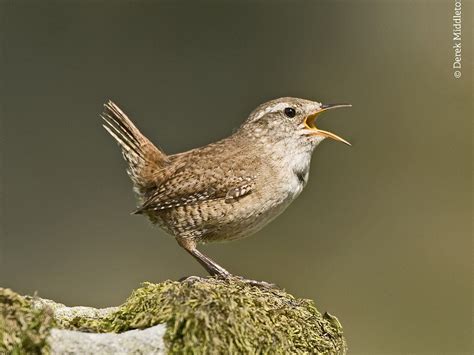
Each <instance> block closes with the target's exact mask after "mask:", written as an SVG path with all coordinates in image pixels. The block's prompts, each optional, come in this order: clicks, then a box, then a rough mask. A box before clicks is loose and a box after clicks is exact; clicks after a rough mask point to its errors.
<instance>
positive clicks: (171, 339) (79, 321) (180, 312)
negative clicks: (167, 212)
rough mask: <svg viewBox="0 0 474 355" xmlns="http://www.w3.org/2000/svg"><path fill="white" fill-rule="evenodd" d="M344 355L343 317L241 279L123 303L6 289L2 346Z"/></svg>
mask: <svg viewBox="0 0 474 355" xmlns="http://www.w3.org/2000/svg"><path fill="white" fill-rule="evenodd" d="M15 351H16V352H17V353H28V354H30V353H32V354H35V353H37V354H39V353H44V354H47V353H52V354H164V353H173V354H174V353H193V354H209V353H324V354H345V352H346V343H345V340H344V337H343V333H342V327H341V325H340V323H339V321H338V320H337V318H336V317H334V316H331V315H330V314H328V313H324V314H321V313H320V312H319V311H318V310H317V309H316V307H315V305H314V303H313V301H310V300H305V299H297V298H294V297H293V296H292V295H290V294H288V293H286V292H285V291H283V290H280V289H277V288H267V287H263V288H262V287H256V286H254V285H251V284H249V283H248V282H246V281H245V280H242V279H240V278H231V279H227V280H220V279H215V278H198V277H192V278H189V279H187V280H185V281H182V282H177V281H165V282H162V283H159V284H151V283H145V284H144V285H143V287H141V288H139V289H137V290H135V291H134V292H133V293H132V295H131V296H130V297H129V298H128V299H127V300H126V301H125V303H123V304H122V305H121V306H119V307H111V308H104V309H96V308H92V307H67V306H65V305H62V304H59V303H55V302H53V301H50V300H45V299H41V298H37V297H29V296H20V295H18V294H16V293H14V292H13V291H11V290H8V289H1V288H0V353H4V352H5V353H11V352H15Z"/></svg>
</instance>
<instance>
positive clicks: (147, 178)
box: [101, 101, 168, 196]
mask: <svg viewBox="0 0 474 355" xmlns="http://www.w3.org/2000/svg"><path fill="white" fill-rule="evenodd" d="M101 117H102V119H103V120H104V122H105V123H104V124H103V125H102V126H103V127H104V128H105V129H106V130H107V132H109V133H110V135H111V136H112V137H114V138H115V140H116V141H117V143H118V144H119V145H120V147H121V148H122V153H123V156H124V158H125V160H126V161H127V163H128V169H127V172H128V175H129V176H130V178H131V179H132V181H133V183H134V185H135V189H136V192H137V193H138V194H139V195H142V196H144V195H146V194H147V190H149V189H150V188H152V187H154V186H156V183H157V181H156V180H157V178H158V177H159V175H160V171H161V170H163V169H164V168H165V166H166V165H167V163H168V157H167V156H166V154H165V153H163V152H162V151H160V150H159V149H158V148H157V147H156V146H155V145H153V143H151V142H150V141H149V140H148V139H147V138H146V137H145V136H144V135H143V134H142V133H141V132H140V131H139V130H138V128H137V127H136V126H135V125H134V124H133V122H132V121H131V120H130V119H129V118H128V117H127V115H126V114H125V113H124V112H123V111H122V110H121V109H120V108H119V107H118V106H117V105H116V104H114V103H113V102H112V101H108V102H107V103H106V104H105V105H104V112H103V113H102V114H101Z"/></svg>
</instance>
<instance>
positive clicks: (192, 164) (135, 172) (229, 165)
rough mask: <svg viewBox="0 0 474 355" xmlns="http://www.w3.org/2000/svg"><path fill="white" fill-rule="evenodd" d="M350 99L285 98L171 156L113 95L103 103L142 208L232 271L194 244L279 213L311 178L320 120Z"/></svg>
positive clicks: (257, 225) (212, 269)
mask: <svg viewBox="0 0 474 355" xmlns="http://www.w3.org/2000/svg"><path fill="white" fill-rule="evenodd" d="M342 107H351V105H350V104H322V103H320V102H317V101H311V100H306V99H300V98H294V97H282V98H278V99H274V100H271V101H268V102H265V103H263V104H261V105H260V106H258V107H257V108H256V109H254V110H253V111H252V112H251V113H250V115H249V116H248V118H247V119H246V120H245V121H244V122H243V124H242V125H241V126H240V127H239V128H238V129H237V130H235V132H234V133H232V134H231V135H230V136H228V137H227V138H224V139H221V140H219V141H217V142H214V143H210V144H208V145H205V146H202V147H199V148H195V149H191V150H189V151H186V152H182V153H177V154H171V155H167V154H166V153H165V152H164V151H163V150H161V149H159V148H158V147H157V146H155V145H154V144H153V143H152V142H151V141H150V140H149V139H148V138H147V137H146V136H144V135H143V134H142V133H141V132H140V130H139V129H138V128H137V126H136V125H135V124H134V123H133V122H132V121H131V120H130V118H129V117H128V116H127V115H126V114H125V113H124V111H122V110H121V109H120V108H119V107H118V106H117V105H116V104H115V103H114V102H112V101H110V100H109V101H108V102H107V103H105V104H104V111H103V112H102V114H101V117H102V119H103V127H104V128H105V129H106V130H107V132H108V133H110V135H111V136H112V137H113V138H114V139H115V140H116V141H117V143H118V145H119V146H120V148H121V150H122V155H123V157H124V159H125V161H126V162H127V165H128V166H127V173H128V175H129V177H130V179H131V180H132V183H133V190H134V192H135V195H136V197H137V201H138V207H137V208H136V209H135V210H134V211H133V212H132V213H133V214H141V215H145V216H146V217H148V219H149V220H150V221H151V223H152V224H154V225H158V226H159V227H161V228H162V229H164V230H165V231H166V232H167V233H168V234H170V235H171V236H174V238H175V239H176V241H177V243H178V244H179V245H180V246H181V247H182V248H184V249H185V250H186V251H187V252H188V253H189V254H190V255H192V256H193V257H194V258H195V259H196V260H197V261H198V262H199V263H200V264H201V265H202V266H203V267H204V268H205V269H206V271H207V272H208V273H209V274H210V275H211V276H215V277H218V278H229V277H231V276H233V275H232V274H231V273H230V272H229V271H227V270H226V269H225V268H224V267H222V266H220V265H219V264H218V263H216V262H215V261H214V260H212V259H211V258H210V257H208V256H207V255H205V254H203V253H202V252H201V251H199V250H198V249H197V247H198V245H200V244H206V243H210V242H219V241H231V240H235V239H240V238H243V237H247V236H250V235H252V234H254V233H255V232H257V231H259V230H260V229H261V228H263V227H264V226H265V225H267V224H268V223H269V222H270V221H272V220H273V219H274V218H276V217H277V216H278V215H280V214H281V213H282V212H283V211H284V210H285V209H286V208H287V207H288V206H289V205H290V203H291V202H293V201H294V200H295V199H296V198H297V197H298V195H300V193H301V192H302V190H303V188H304V187H305V185H306V184H307V182H308V178H309V170H310V162H311V156H312V153H313V151H314V149H315V148H316V147H317V146H318V145H319V144H320V143H321V142H322V141H323V140H325V139H326V138H330V139H333V140H336V141H340V142H343V143H345V144H347V145H350V143H349V142H348V141H346V140H345V139H343V138H341V137H339V136H338V135H336V134H334V133H331V132H328V131H324V130H321V129H319V128H317V127H316V119H317V117H318V116H319V114H321V113H322V112H325V111H328V110H332V109H335V108H342Z"/></svg>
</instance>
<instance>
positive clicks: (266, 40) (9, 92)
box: [0, 1, 473, 354]
mask: <svg viewBox="0 0 474 355" xmlns="http://www.w3.org/2000/svg"><path fill="white" fill-rule="evenodd" d="M471 5H472V4H471V3H468V2H463V15H464V17H463V34H462V37H463V42H462V45H463V47H462V49H463V51H462V55H463V62H462V64H463V69H462V74H463V76H462V78H461V79H459V80H456V79H454V77H453V70H452V61H453V50H452V44H453V43H452V14H453V8H454V2H451V1H439V2H438V1H370V2H368V1H363V2H355V1H339V2H333V1H292V2H290V1H286V2H274V1H272V2H270V1H241V2H218V1H213V2H200V3H199V4H198V3H197V2H171V1H155V2H149V1H148V2H145V1H141V2H140V1H128V2H117V1H95V2H93V1H82V2H78V1H75V2H72V1H69V2H60V1H57V2H51V1H41V2H25V1H2V2H1V9H0V13H1V36H2V38H1V44H2V52H1V67H0V68H1V72H2V73H1V93H0V94H1V95H0V97H1V98H0V103H1V132H0V137H1V153H2V156H3V162H2V165H1V171H0V176H1V179H2V182H1V186H2V196H1V204H2V214H1V241H0V248H1V253H0V257H1V260H0V285H1V286H3V287H5V286H6V287H11V288H13V289H14V290H16V291H17V292H20V293H28V294H32V293H34V292H35V291H38V294H39V295H40V296H42V297H46V298H51V299H54V300H56V301H59V302H63V303H66V304H69V305H92V306H110V305H116V304H119V303H121V302H122V301H123V300H124V299H125V298H126V297H127V296H128V295H129V294H130V292H131V290H132V289H133V288H136V287H138V286H139V284H140V282H142V281H153V282H159V281H163V280H166V279H178V278H180V277H182V276H185V275H190V274H198V275H204V273H203V270H202V269H201V267H200V266H199V265H198V263H197V262H196V261H195V260H193V259H192V258H191V257H190V256H189V255H187V254H186V253H185V252H184V251H183V250H182V249H181V248H179V247H178V245H177V244H176V242H175V241H174V239H173V238H170V237H169V236H167V235H165V233H164V232H162V231H161V230H159V229H158V228H156V227H152V226H151V225H150V224H149V223H148V222H147V220H146V219H144V218H143V217H139V216H131V215H129V212H130V211H131V210H133V208H134V207H135V200H134V196H133V193H132V191H131V184H130V182H129V180H128V177H127V176H126V174H125V163H124V162H123V161H122V158H121V154H120V153H119V149H118V147H117V146H116V144H115V143H114V142H113V140H112V139H111V137H109V136H108V135H107V134H106V132H105V131H104V130H103V129H102V127H101V126H100V119H99V117H98V114H99V113H100V112H101V110H102V103H103V102H105V101H106V100H107V99H108V98H112V99H114V100H115V101H116V102H117V103H118V104H119V105H121V106H122V107H123V109H124V110H125V111H126V112H127V113H128V114H129V115H130V117H132V118H133V119H134V120H135V122H136V123H137V124H138V126H139V127H140V128H141V129H142V131H143V132H144V133H145V134H146V135H147V136H148V137H150V138H151V139H152V140H153V141H154V142H156V143H157V144H158V145H159V146H160V147H162V148H163V149H164V150H165V151H166V152H168V153H174V152H180V151H184V150H187V149H190V148H193V147H196V146H200V145H205V144H207V143H210V142H212V141H215V140H217V139H220V138H222V137H225V136H227V135H229V134H230V133H231V132H232V131H233V130H235V129H236V128H237V127H238V126H239V125H240V123H241V122H242V121H243V120H244V119H245V118H246V117H247V115H248V113H249V112H250V111H251V110H253V109H254V108H255V107H256V106H257V105H259V104H260V103H262V102H264V101H266V100H269V99H273V98H276V97H280V96H296V97H303V98H308V99H313V100H318V101H322V102H326V103H330V102H341V101H342V102H350V103H352V104H353V108H352V109H349V110H338V111H337V112H336V111H334V112H331V113H328V114H326V115H324V116H322V119H321V120H320V121H319V122H320V123H319V125H320V127H321V128H324V129H328V130H331V131H333V132H336V133H337V134H340V135H341V136H342V137H344V138H347V139H348V140H349V141H351V142H352V143H353V147H352V148H348V147H347V146H345V145H343V144H340V143H335V142H329V141H326V142H324V143H323V144H322V145H320V146H319V147H318V148H317V149H316V151H315V154H314V157H313V161H312V167H311V174H310V180H309V184H308V186H307V187H306V189H305V191H304V192H303V194H302V195H301V196H300V197H299V199H298V200H296V201H295V202H294V203H293V204H292V205H291V206H290V207H289V208H288V210H287V211H286V212H285V213H284V214H283V215H282V216H280V217H279V218H278V219H276V220H275V221H274V222H273V223H271V224H270V225H268V226H267V227H266V228H265V229H263V230H262V231H260V232H259V233H258V234H256V235H254V236H253V237H251V238H248V239H244V240H240V241H236V242H232V243H227V244H217V245H209V246H206V247H204V248H203V250H204V251H205V252H207V253H208V254H209V255H210V256H211V257H213V258H215V260H216V261H218V262H220V263H221V264H222V265H223V266H225V267H226V268H228V269H229V270H230V271H232V272H234V273H236V274H240V275H245V276H247V277H249V278H254V279H263V280H267V281H272V282H276V283H278V284H279V285H281V286H283V287H285V288H286V289H287V290H289V291H290V292H291V293H293V294H294V295H296V296H298V297H305V298H311V299H314V300H315V301H316V303H317V305H318V307H319V308H320V310H321V311H329V312H330V313H333V314H335V315H337V316H338V317H339V320H340V321H341V322H342V324H343V326H344V330H345V333H346V336H347V339H348V344H349V347H350V350H351V353H353V354H369V353H371V354H403V353H415V354H419V353H427V354H428V353H429V354H433V353H445V354H459V353H471V352H472V351H473V349H472V343H471V335H472V307H471V306H472V304H471V301H472V265H473V264H472V240H471V238H472V234H471V233H472V230H471V219H472V205H471V196H472V185H471V183H472V180H471V179H472V141H471V139H472V125H471V119H472V114H473V112H472V73H471V71H472V48H471V45H472V36H471V34H472V32H471V28H472V16H471V15H472V6H471Z"/></svg>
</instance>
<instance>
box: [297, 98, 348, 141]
mask: <svg viewBox="0 0 474 355" xmlns="http://www.w3.org/2000/svg"><path fill="white" fill-rule="evenodd" d="M340 107H352V105H351V104H323V105H321V108H320V109H319V110H318V111H316V112H314V113H313V114H311V115H309V116H308V117H306V118H305V120H304V124H305V126H306V128H307V129H308V130H310V135H312V136H323V137H327V138H332V139H334V140H336V141H340V142H343V143H346V144H347V145H351V144H350V143H349V142H348V141H346V140H345V139H343V138H341V137H339V136H338V135H336V134H334V133H331V132H328V131H323V130H322V129H319V128H317V127H316V118H317V117H318V115H319V114H320V113H321V112H324V111H327V110H331V109H333V108H340Z"/></svg>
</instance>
